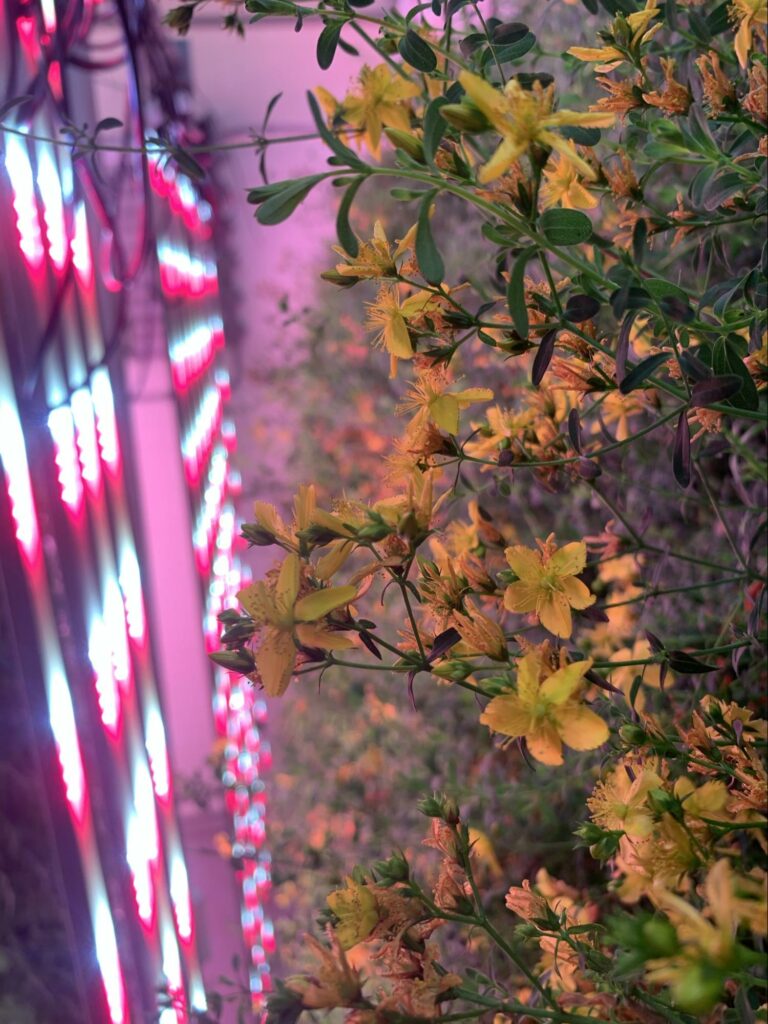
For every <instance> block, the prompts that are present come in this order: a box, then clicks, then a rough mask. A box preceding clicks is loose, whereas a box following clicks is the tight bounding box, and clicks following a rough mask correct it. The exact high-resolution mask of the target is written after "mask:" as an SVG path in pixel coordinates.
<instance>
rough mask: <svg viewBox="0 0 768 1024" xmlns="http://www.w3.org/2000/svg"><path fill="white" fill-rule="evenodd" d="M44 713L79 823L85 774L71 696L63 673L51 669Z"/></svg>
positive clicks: (66, 791)
mask: <svg viewBox="0 0 768 1024" xmlns="http://www.w3.org/2000/svg"><path fill="white" fill-rule="evenodd" d="M48 713H49V717H50V722H51V729H52V730H53V737H54V739H55V741H56V750H57V753H58V757H59V765H60V767H61V777H62V780H63V782H64V792H65V793H66V797H67V803H68V804H69V806H70V808H71V810H72V813H73V815H74V817H75V819H76V820H77V821H78V822H82V820H83V811H84V809H85V796H86V788H85V772H84V771H83V759H82V756H81V753H80V741H79V740H78V737H77V726H76V724H75V712H74V709H73V707H72V697H71V695H70V692H69V686H68V685H67V680H66V678H65V676H64V673H63V672H62V671H61V670H60V669H54V670H53V671H52V672H51V673H50V676H49V679H48Z"/></svg>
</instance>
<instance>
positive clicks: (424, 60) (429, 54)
mask: <svg viewBox="0 0 768 1024" xmlns="http://www.w3.org/2000/svg"><path fill="white" fill-rule="evenodd" d="M397 49H398V51H399V53H400V56H401V57H402V58H403V60H404V61H406V62H407V63H408V64H410V65H411V67H412V68H416V70H417V71H424V72H427V73H429V72H430V71H434V70H435V68H436V67H437V57H436V56H435V54H434V51H433V49H432V47H431V46H430V45H429V43H428V42H426V40H424V39H422V38H421V36H420V35H418V34H417V33H416V32H414V31H413V29H412V28H409V29H408V31H407V32H406V33H405V35H404V36H403V38H402V39H401V40H400V42H399V44H398V47H397Z"/></svg>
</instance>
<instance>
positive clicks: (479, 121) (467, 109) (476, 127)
mask: <svg viewBox="0 0 768 1024" xmlns="http://www.w3.org/2000/svg"><path fill="white" fill-rule="evenodd" d="M440 117H442V118H443V120H445V121H447V122H448V124H449V125H451V127H452V128H458V130H459V131H460V132H484V131H487V130H488V128H490V123H489V122H488V118H487V117H486V116H485V114H484V113H483V112H482V110H479V109H478V108H477V107H476V106H475V105H474V103H470V102H469V101H468V100H467V99H464V100H463V101H462V102H461V103H445V104H444V105H443V106H442V107H440Z"/></svg>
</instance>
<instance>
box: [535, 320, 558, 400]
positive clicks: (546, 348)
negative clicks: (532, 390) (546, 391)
mask: <svg viewBox="0 0 768 1024" xmlns="http://www.w3.org/2000/svg"><path fill="white" fill-rule="evenodd" d="M556 339H557V331H556V330H554V331H547V333H546V334H545V335H544V337H543V338H542V339H541V341H540V342H539V351H538V352H537V353H536V358H535V359H534V360H533V371H532V372H531V380H532V381H533V383H534V384H535V385H536V387H538V386H539V384H541V382H542V380H543V379H544V374H545V373H546V372H547V367H548V366H549V364H550V362H551V360H552V355H553V353H554V351H555V341H556Z"/></svg>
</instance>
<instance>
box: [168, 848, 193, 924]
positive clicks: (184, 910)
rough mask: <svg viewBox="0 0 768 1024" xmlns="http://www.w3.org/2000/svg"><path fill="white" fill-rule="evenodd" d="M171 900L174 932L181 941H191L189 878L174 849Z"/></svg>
mask: <svg viewBox="0 0 768 1024" xmlns="http://www.w3.org/2000/svg"><path fill="white" fill-rule="evenodd" d="M170 873H171V884H170V889H171V901H172V903H173V915H174V918H175V920H176V932H177V934H178V936H179V938H180V939H181V940H182V942H185V943H189V942H191V941H192V902H191V900H190V896H189V879H188V877H187V869H186V867H185V865H184V859H183V857H182V856H181V853H179V852H178V851H175V852H174V853H173V855H172V857H171V864H170Z"/></svg>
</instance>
